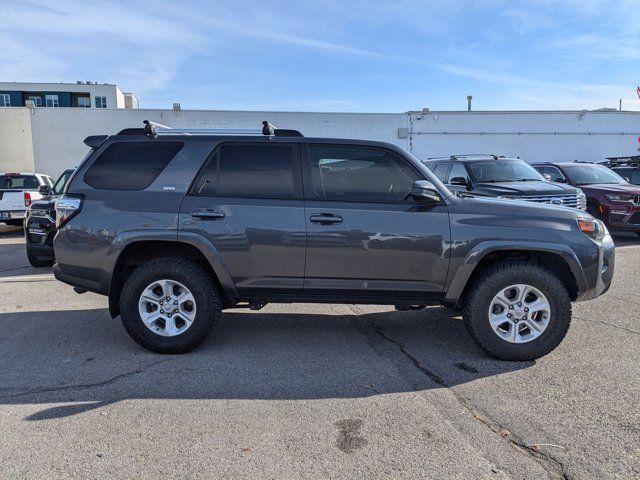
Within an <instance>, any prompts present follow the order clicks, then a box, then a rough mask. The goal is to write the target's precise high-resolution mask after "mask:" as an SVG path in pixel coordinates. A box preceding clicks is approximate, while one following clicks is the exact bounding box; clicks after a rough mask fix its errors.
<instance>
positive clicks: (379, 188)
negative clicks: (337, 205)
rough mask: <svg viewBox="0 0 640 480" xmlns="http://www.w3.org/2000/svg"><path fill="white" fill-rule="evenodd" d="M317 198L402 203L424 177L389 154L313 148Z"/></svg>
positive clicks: (375, 151)
mask: <svg viewBox="0 0 640 480" xmlns="http://www.w3.org/2000/svg"><path fill="white" fill-rule="evenodd" d="M309 157H310V161H311V179H312V183H313V192H312V195H313V197H315V198H317V199H322V200H344V201H354V202H402V201H404V199H405V198H406V196H407V195H408V194H409V193H410V192H411V187H412V185H413V182H414V181H415V180H418V179H420V178H421V177H420V175H419V174H418V173H417V172H416V171H415V170H414V169H413V168H411V166H410V165H409V164H408V163H407V161H406V160H404V159H403V158H400V157H399V156H398V155H396V154H394V153H392V152H389V151H387V150H382V149H376V148H362V147H351V146H346V145H345V146H343V147H337V146H311V147H309Z"/></svg>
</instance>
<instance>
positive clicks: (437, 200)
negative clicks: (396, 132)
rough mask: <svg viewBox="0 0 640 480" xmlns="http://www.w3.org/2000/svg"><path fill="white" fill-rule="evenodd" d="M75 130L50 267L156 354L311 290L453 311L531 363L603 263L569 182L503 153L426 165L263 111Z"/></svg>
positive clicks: (593, 289) (602, 233) (510, 354)
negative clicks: (244, 119) (243, 128)
mask: <svg viewBox="0 0 640 480" xmlns="http://www.w3.org/2000/svg"><path fill="white" fill-rule="evenodd" d="M85 143H86V144H87V146H89V147H90V148H91V152H90V154H89V155H88V156H87V157H86V158H85V160H84V161H83V162H82V164H81V165H80V166H79V167H78V168H77V170H76V171H75V173H74V174H73V175H72V176H71V179H70V180H69V181H68V182H67V185H66V187H65V188H64V192H63V195H61V196H60V197H58V198H57V200H56V201H55V210H56V212H55V218H56V223H57V228H58V232H57V234H56V235H55V237H54V241H53V245H54V250H55V257H56V263H55V265H54V274H55V277H56V278H57V279H58V280H60V281H63V282H65V283H68V284H70V285H72V286H73V287H74V288H75V290H76V291H77V292H78V293H82V292H84V291H92V292H96V293H99V294H103V295H107V296H108V299H109V310H110V312H111V314H112V316H113V317H116V316H120V317H121V319H122V323H123V325H124V327H125V329H126V330H127V332H128V333H129V334H130V335H131V337H132V338H133V339H134V340H135V341H136V342H138V343H139V344H140V345H142V346H143V347H145V348H147V349H150V350H152V351H155V352H160V353H182V352H187V351H189V350H191V349H193V348H195V347H196V346H197V345H198V344H200V343H201V342H202V341H203V340H204V339H205V338H206V337H207V335H209V334H210V332H211V331H212V329H213V328H214V326H215V325H216V323H217V320H218V319H219V317H220V314H221V311H222V310H223V309H225V308H240V307H246V308H251V309H254V310H257V309H260V308H262V307H263V306H264V305H266V304H267V303H268V302H276V303H283V302H284V303H293V302H323V303H349V304H354V303H369V304H382V305H395V306H396V308H397V309H399V310H405V309H419V308H423V307H425V306H427V305H445V306H449V307H452V308H458V309H460V310H461V311H462V315H463V318H464V320H465V324H466V327H467V329H468V331H469V332H470V334H471V336H472V338H473V339H474V340H475V341H476V342H477V343H478V345H479V346H480V347H481V348H483V349H484V350H485V351H487V352H488V353H490V354H491V355H494V356H496V357H498V358H502V359H508V360H531V359H535V358H538V357H540V356H543V355H545V354H547V353H549V352H550V351H551V350H553V349H554V348H555V347H556V346H557V345H558V344H559V343H560V342H561V341H562V339H563V338H564V336H565V334H566V333H567V331H568V328H569V325H570V322H571V302H576V301H583V300H590V299H592V298H595V297H597V296H599V295H601V294H603V293H604V292H605V291H607V289H608V288H609V286H610V284H611V280H612V277H613V271H614V263H615V250H614V245H613V241H612V239H611V236H610V235H609V232H608V230H607V228H606V226H605V224H604V223H603V222H602V221H600V220H597V219H594V218H593V217H592V216H591V215H589V214H588V213H586V212H585V211H583V210H580V208H584V207H585V199H584V196H583V195H582V193H581V191H580V190H579V189H578V188H576V187H574V186H571V185H570V184H568V183H565V184H563V183H549V182H547V181H545V180H544V177H542V176H541V174H540V173H539V172H537V171H536V170H535V169H534V168H532V167H530V166H528V165H526V164H525V163H524V162H522V161H519V160H518V159H505V158H501V157H496V156H484V157H478V156H475V157H471V156H466V157H464V156H457V157H451V158H447V159H433V160H430V161H429V162H431V163H429V162H427V164H429V165H430V166H431V167H433V168H434V170H436V172H437V174H436V175H434V173H432V172H431V171H430V170H429V168H427V167H426V165H425V164H424V163H422V162H421V161H419V160H418V159H416V158H415V157H413V156H412V155H411V154H409V153H407V152H406V151H404V150H402V149H401V148H399V147H397V146H395V145H391V144H387V143H381V142H373V141H364V140H340V139H333V138H331V139H330V138H306V137H303V136H302V135H301V134H300V133H299V132H297V131H295V130H279V129H275V128H274V127H273V126H272V125H270V124H269V123H268V122H263V129H262V132H239V131H237V130H234V131H228V132H225V131H220V130H211V131H203V130H195V131H190V130H173V129H170V128H168V127H164V126H161V125H156V124H153V123H152V122H145V128H144V129H127V130H126V131H123V132H120V134H116V135H111V136H107V135H103V136H93V137H88V138H87V139H86V140H85ZM440 179H442V180H440ZM577 183H580V182H577ZM490 196H493V197H501V198H490ZM514 198H519V199H523V198H524V199H528V200H529V202H527V203H525V202H520V201H517V200H514ZM560 205H568V206H571V207H578V208H565V207H561V206H560Z"/></svg>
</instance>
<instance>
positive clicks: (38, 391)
mask: <svg viewBox="0 0 640 480" xmlns="http://www.w3.org/2000/svg"><path fill="white" fill-rule="evenodd" d="M171 360H175V359H174V358H165V359H162V360H158V361H157V362H153V363H150V364H148V365H145V366H144V367H142V368H138V369H136V370H133V371H131V372H126V373H121V374H120V375H116V376H114V377H111V378H108V379H107V380H103V381H101V382H90V383H76V384H73V385H61V386H59V387H49V388H34V389H32V390H26V391H22V392H19V393H13V394H10V395H0V399H9V398H17V397H24V396H28V395H38V394H41V393H52V392H64V391H69V390H86V389H90V388H99V387H104V386H106V385H111V384H113V383H116V382H118V381H120V380H122V379H125V378H129V377H133V376H135V375H140V374H143V373H147V372H149V371H151V370H152V369H153V367H155V366H156V365H159V364H161V363H166V362H169V361H171Z"/></svg>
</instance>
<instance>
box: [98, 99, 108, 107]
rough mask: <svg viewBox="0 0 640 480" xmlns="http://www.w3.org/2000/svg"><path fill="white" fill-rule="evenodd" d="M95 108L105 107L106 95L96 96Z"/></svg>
mask: <svg viewBox="0 0 640 480" xmlns="http://www.w3.org/2000/svg"><path fill="white" fill-rule="evenodd" d="M96 108H107V97H96Z"/></svg>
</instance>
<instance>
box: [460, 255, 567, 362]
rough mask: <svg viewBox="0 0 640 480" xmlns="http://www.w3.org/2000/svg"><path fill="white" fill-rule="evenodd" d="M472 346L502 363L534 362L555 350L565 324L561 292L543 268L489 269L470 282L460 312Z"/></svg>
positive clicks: (510, 266)
mask: <svg viewBox="0 0 640 480" xmlns="http://www.w3.org/2000/svg"><path fill="white" fill-rule="evenodd" d="M463 317H464V320H465V324H466V326H467V329H468V330H469V333H470V334H471V336H472V337H473V339H474V340H475V341H476V342H477V343H478V345H479V346H480V347H481V348H482V349H483V350H485V351H486V352H488V353H489V354H491V355H493V356H494V357H497V358H500V359H503V360H534V359H536V358H540V357H542V356H544V355H546V354H547V353H549V352H551V351H552V350H553V349H554V348H556V347H557V346H558V345H559V344H560V342H561V341H562V339H563V338H564V337H565V335H566V334H567V330H568V329H569V325H570V323H571V301H570V299H569V295H568V293H567V289H566V288H565V286H564V285H563V284H562V282H561V281H560V280H559V279H558V277H556V276H555V275H554V274H553V273H551V272H550V271H549V270H547V269H546V268H544V267H541V266H539V265H534V264H530V263H524V262H514V263H505V264H499V265H495V266H492V267H489V268H488V269H487V270H485V271H484V272H482V273H481V274H480V276H479V277H478V278H477V279H476V280H475V282H474V284H473V286H472V287H471V290H470V291H469V294H468V296H467V298H466V300H465V307H464V312H463Z"/></svg>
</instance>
